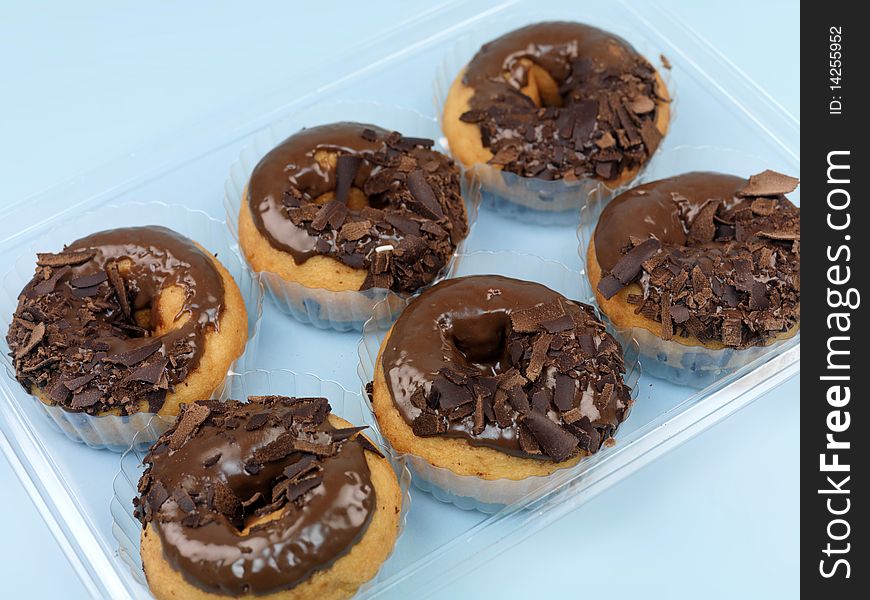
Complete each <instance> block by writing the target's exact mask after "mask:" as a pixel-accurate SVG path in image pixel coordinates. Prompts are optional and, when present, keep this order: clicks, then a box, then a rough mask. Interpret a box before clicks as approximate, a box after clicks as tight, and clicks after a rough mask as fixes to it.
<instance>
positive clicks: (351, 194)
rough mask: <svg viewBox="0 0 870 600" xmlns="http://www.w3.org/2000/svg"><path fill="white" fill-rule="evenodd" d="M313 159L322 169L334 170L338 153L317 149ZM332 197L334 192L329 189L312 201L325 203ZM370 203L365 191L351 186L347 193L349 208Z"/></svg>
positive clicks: (357, 208)
mask: <svg viewBox="0 0 870 600" xmlns="http://www.w3.org/2000/svg"><path fill="white" fill-rule="evenodd" d="M314 160H315V161H317V164H318V165H319V166H320V168H321V169H323V170H324V171H332V172H335V169H336V168H337V166H338V153H337V152H331V151H329V150H317V151H316V152H315V153H314ZM334 198H335V192H334V191H329V192H326V193H325V194H321V195H320V196H318V197H317V198H315V199H314V203H315V204H326V203H327V202H331V201H332V200H333V199H334ZM371 205H372V204H371V203H370V202H369V199H368V198H367V197H366V195H365V193H363V191H362V190H361V189H359V188H358V187H355V186H351V188H350V190H349V191H348V194H347V207H348V208H349V209H350V210H362V209H363V208H365V207H366V206H371Z"/></svg>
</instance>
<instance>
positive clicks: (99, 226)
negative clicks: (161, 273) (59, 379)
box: [0, 202, 263, 452]
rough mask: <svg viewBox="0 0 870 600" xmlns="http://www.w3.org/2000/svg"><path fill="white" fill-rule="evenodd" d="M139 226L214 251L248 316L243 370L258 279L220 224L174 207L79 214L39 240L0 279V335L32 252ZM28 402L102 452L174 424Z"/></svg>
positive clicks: (256, 318) (258, 306)
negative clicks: (167, 230)
mask: <svg viewBox="0 0 870 600" xmlns="http://www.w3.org/2000/svg"><path fill="white" fill-rule="evenodd" d="M143 225H163V226H165V227H169V228H170V229H172V230H173V231H176V232H178V233H180V234H182V235H185V236H187V237H189V238H190V239H191V240H193V241H195V242H197V243H198V244H200V245H201V246H202V247H203V248H205V249H206V250H208V251H209V252H212V253H214V254H215V256H216V257H217V258H218V260H220V262H221V263H222V264H223V265H224V267H226V269H227V270H228V271H229V272H230V274H231V275H232V276H233V279H234V280H235V281H236V284H237V285H238V286H239V290H240V291H241V293H242V297H243V298H244V301H245V308H246V310H247V313H248V340H247V346H246V349H245V352H244V354H243V355H242V356H241V357H240V358H239V359H238V360H237V361H236V362H235V363H234V364H233V365H231V366H230V371H232V370H233V369H244V368H248V367H249V366H250V365H248V362H249V361H250V357H251V355H252V351H253V349H254V348H255V347H256V345H257V338H258V333H259V328H260V319H261V317H262V315H263V286H262V284H261V283H260V279H259V277H258V276H257V275H256V274H254V273H253V272H252V271H251V270H250V269H248V266H247V264H246V263H245V261H244V260H243V259H242V258H241V254H240V252H239V250H238V247H237V246H236V244H235V243H233V242H232V240H231V239H229V238H228V237H227V235H226V225H225V224H224V222H223V221H218V220H217V219H213V218H211V217H210V216H208V215H207V214H206V213H204V212H202V211H197V210H190V209H188V208H186V207H184V206H180V205H177V204H165V203H163V202H150V203H136V202H131V203H128V204H122V205H109V206H105V207H103V208H101V209H99V210H96V211H93V212H88V213H85V214H83V215H82V216H81V217H79V218H77V219H74V220H72V221H69V222H67V223H64V224H63V225H60V226H58V227H56V228H54V229H52V230H51V231H50V232H49V233H47V234H46V235H44V236H42V237H40V238H39V239H38V240H37V241H36V242H34V243H33V244H32V246H31V248H30V249H29V250H28V251H26V252H25V253H24V254H22V255H21V256H20V257H19V258H18V260H17V261H16V262H15V266H14V267H13V269H12V270H11V271H9V272H8V273H7V274H6V275H5V276H4V278H3V291H2V309H0V323H2V327H3V331H4V332H5V331H7V330H8V328H9V325H10V320H11V318H12V314H13V313H14V311H15V308H16V306H17V304H18V294H19V293H20V292H21V290H22V289H24V286H25V285H27V283H28V282H29V281H30V279H31V278H32V277H33V273H34V268H35V266H36V253H37V252H59V251H61V250H63V247H64V245H65V244H70V243H72V242H73V241H75V240H77V239H79V238H81V237H84V236H86V235H89V234H92V233H95V232H97V231H103V230H106V229H115V228H118V227H132V226H143ZM2 344H3V357H2V360H3V364H4V366H5V367H6V372H7V374H8V375H9V377H11V378H12V379H15V371H14V369H13V368H12V363H11V362H10V360H9V355H8V352H9V351H8V347H7V345H6V341H5V336H4V340H3V342H2ZM33 402H35V403H36V404H37V405H38V406H39V407H40V408H41V409H42V412H43V413H44V414H45V415H46V417H47V418H48V420H49V422H51V423H52V424H53V425H54V426H56V427H57V429H58V430H59V431H61V432H62V433H63V434H64V435H66V436H67V437H68V438H69V439H70V440H72V441H75V442H81V443H83V444H86V445H88V446H90V447H91V448H97V449H108V450H112V451H114V452H123V451H124V450H126V449H127V448H128V447H129V446H130V442H131V440H132V439H133V437H134V436H135V435H136V434H137V432H139V431H143V433H142V434H141V435H140V438H139V439H150V440H155V439H157V437H159V436H160V434H161V433H163V431H165V430H166V429H167V428H168V427H169V425H170V424H171V423H172V422H173V420H174V418H171V417H160V418H156V419H153V420H152V417H153V416H155V415H154V413H144V412H143V413H136V414H134V415H130V416H115V415H105V416H91V415H88V414H85V413H79V412H71V411H67V410H64V409H63V408H61V407H59V406H52V405H48V404H44V403H43V402H41V401H39V400H38V399H36V398H33Z"/></svg>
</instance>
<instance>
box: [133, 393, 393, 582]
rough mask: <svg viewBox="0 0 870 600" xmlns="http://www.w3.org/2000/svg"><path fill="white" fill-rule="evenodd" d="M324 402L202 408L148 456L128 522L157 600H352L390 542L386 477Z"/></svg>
mask: <svg viewBox="0 0 870 600" xmlns="http://www.w3.org/2000/svg"><path fill="white" fill-rule="evenodd" d="M362 429H364V428H363V427H351V426H350V424H348V423H347V422H346V421H343V420H342V419H339V418H338V417H336V416H334V415H332V414H330V407H329V403H328V401H327V400H326V399H325V398H288V397H284V396H259V397H251V398H249V399H248V402H237V401H234V400H229V401H227V402H219V401H199V402H196V403H194V404H191V405H187V406H186V407H185V409H184V411H183V412H182V415H181V417H180V419H179V420H178V423H177V425H176V426H175V427H174V428H173V429H171V430H169V431H167V432H166V433H165V434H164V435H163V436H161V438H160V439H159V440H158V441H157V442H156V443H155V444H154V446H152V448H151V449H150V451H149V453H148V455H147V456H146V457H145V460H144V462H145V464H146V465H147V467H146V470H145V472H144V474H143V475H142V478H141V480H140V481H139V492H140V496H139V497H138V498H137V499H136V500H135V502H134V504H135V505H136V511H135V514H136V516H137V518H139V519H140V520H141V522H142V525H143V531H142V536H141V545H142V559H143V566H144V569H145V574H146V576H147V578H148V583H149V586H150V587H151V591H152V592H153V593H154V595H155V596H157V597H158V598H177V597H183V598H197V597H202V598H213V597H227V596H230V597H240V596H245V597H248V595H256V596H261V597H265V598H269V597H273V596H274V597H282V598H309V597H311V598H315V597H316V598H349V597H350V596H352V595H353V594H354V592H355V591H356V589H357V587H358V586H359V585H360V584H362V583H363V582H365V581H366V580H368V579H370V578H371V577H373V576H374V575H375V573H376V572H377V571H378V569H379V568H380V564H381V563H382V562H383V561H384V560H385V559H386V557H387V555H388V554H389V553H390V550H391V549H392V545H393V542H394V541H395V539H396V535H397V528H398V520H399V513H400V507H401V492H400V490H399V486H398V483H397V481H396V476H395V474H394V473H393V470H392V467H391V466H390V465H389V463H388V462H387V461H386V459H385V458H384V457H383V456H382V455H381V454H380V452H379V451H378V450H377V449H376V448H375V447H374V446H372V445H371V443H370V442H369V441H368V440H367V439H366V438H365V437H364V436H362V435H361V434H360V433H359V432H360V431H361V430H362Z"/></svg>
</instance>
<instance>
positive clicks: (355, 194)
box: [314, 187, 380, 210]
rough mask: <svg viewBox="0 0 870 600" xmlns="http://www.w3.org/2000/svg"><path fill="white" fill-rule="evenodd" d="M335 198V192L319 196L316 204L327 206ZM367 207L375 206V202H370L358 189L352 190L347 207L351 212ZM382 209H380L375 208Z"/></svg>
mask: <svg viewBox="0 0 870 600" xmlns="http://www.w3.org/2000/svg"><path fill="white" fill-rule="evenodd" d="M334 198H335V192H326V193H325V194H321V195H319V196H318V197H317V198H315V199H314V203H315V204H326V203H327V202H331V201H332V200H333V199H334ZM366 206H374V203H373V202H369V199H368V198H367V197H366V195H365V194H364V193H363V191H362V190H361V189H359V188H357V187H352V188H350V191H348V193H347V207H348V208H349V209H350V210H362V209H363V208H365V207H366ZM375 208H380V207H377V206H376V207H375Z"/></svg>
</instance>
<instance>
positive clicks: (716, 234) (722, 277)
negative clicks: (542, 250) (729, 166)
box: [587, 171, 800, 353]
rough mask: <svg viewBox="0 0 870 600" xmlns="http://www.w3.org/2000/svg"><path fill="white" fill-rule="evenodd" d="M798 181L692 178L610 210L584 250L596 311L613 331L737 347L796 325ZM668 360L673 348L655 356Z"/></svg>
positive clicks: (626, 197) (644, 188)
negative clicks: (794, 196) (793, 198)
mask: <svg viewBox="0 0 870 600" xmlns="http://www.w3.org/2000/svg"><path fill="white" fill-rule="evenodd" d="M797 184H798V180H797V179H794V178H792V177H788V176H786V175H781V174H779V173H775V172H773V171H765V172H763V173H760V174H758V175H753V176H752V177H751V178H750V179H749V181H747V180H745V179H742V178H740V177H735V176H733V175H724V174H721V173H704V172H695V173H687V174H684V175H679V176H677V177H671V178H668V179H662V180H660V181H654V182H651V183H647V184H644V185H641V186H638V187H636V188H633V189H631V190H628V191H627V192H625V193H623V194H621V195H620V196H618V197H617V198H615V199H614V200H613V201H611V202H610V203H609V204H608V205H607V206H606V208H605V209H604V211H603V213H602V214H601V217H600V219H599V221H598V225H597V226H596V228H595V234H594V236H593V238H592V240H591V241H590V243H589V247H588V250H587V263H588V273H589V279H590V282H591V284H592V287H593V288H594V289H595V295H596V297H597V298H598V302H599V306H600V307H601V309H602V311H603V312H604V313H605V314H607V316H608V317H609V318H610V319H611V320H612V321H613V323H614V325H615V326H616V327H617V328H630V327H640V328H643V329H646V330H648V331H650V332H652V333H653V334H655V335H656V336H657V337H658V338H660V339H661V340H664V341H673V342H677V343H679V344H681V345H685V346H704V347H706V348H709V349H714V350H716V349H722V348H731V349H735V350H741V349H745V348H748V347H750V346H763V345H766V344H770V343H772V342H774V341H776V340H780V339H784V338H787V337H791V336H793V335H794V334H795V333H796V332H797V330H798V328H799V326H800V209H799V208H798V207H796V206H795V205H794V204H792V203H791V202H790V201H789V200H788V199H787V198H786V197H785V195H784V194H787V193H789V192H791V191H793V190H794V189H795V188H796V187H797ZM659 351H661V352H666V353H667V348H666V347H662V348H660V349H659Z"/></svg>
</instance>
